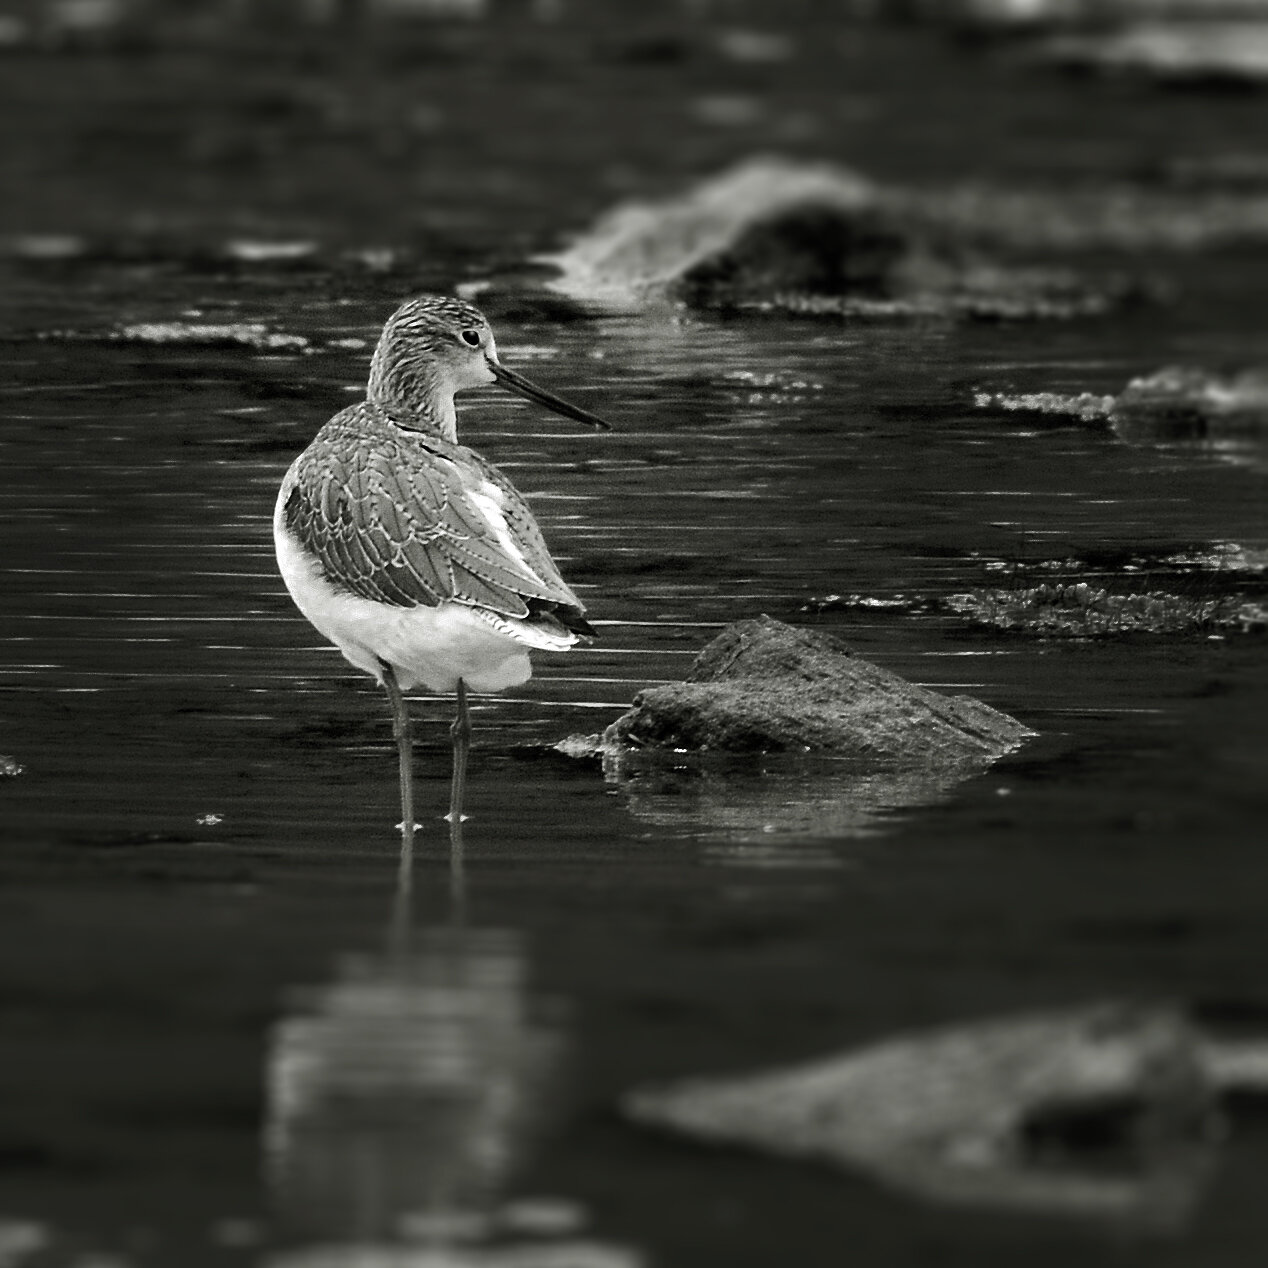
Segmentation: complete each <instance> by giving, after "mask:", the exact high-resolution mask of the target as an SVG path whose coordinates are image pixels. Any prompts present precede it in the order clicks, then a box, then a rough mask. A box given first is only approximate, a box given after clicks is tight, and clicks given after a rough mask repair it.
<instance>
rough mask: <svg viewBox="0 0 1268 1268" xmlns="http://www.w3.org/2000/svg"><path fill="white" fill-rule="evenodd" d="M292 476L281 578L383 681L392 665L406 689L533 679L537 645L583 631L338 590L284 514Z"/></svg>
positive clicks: (279, 530)
mask: <svg viewBox="0 0 1268 1268" xmlns="http://www.w3.org/2000/svg"><path fill="white" fill-rule="evenodd" d="M289 484H290V482H289V481H287V482H285V483H284V484H283V486H282V494H280V495H279V497H278V500H277V507H276V510H275V512H274V516H273V540H274V544H275V545H276V547H277V563H278V567H279V568H280V569H281V573H282V580H283V581H285V582H286V588H287V589H288V590H289V591H290V593H291V598H292V599H294V600H295V606H296V607H297V608H299V610H300V611H301V612H302V613H303V614H304V615H305V616H306V617H307V618H308V620H309V621H310V622H311V623H312V624H313V626H314V627H315V628H316V629H317V631H318V632H319V633H320V634H322V635H323V636H324V637H326V638H328V639H329V640H330V641H331V642H332V643H333V644H334V645H335V646H336V647H337V648H338V649H339V650H340V651H341V652H342V653H343V654H344V657H345V658H346V659H347V660H348V661H349V662H351V663H352V664H353V665H355V666H356V667H357V668H358V669H363V670H365V672H366V673H368V674H373V675H374V677H375V678H377V679H379V681H380V682H381V681H382V677H383V675H382V667H381V666H382V663H383V662H386V663H387V664H389V665H391V667H392V669H393V670H394V671H395V674H396V678H397V681H398V682H399V683H400V686H401V688H402V689H403V690H406V691H408V690H410V689H411V688H412V687H416V686H418V685H420V684H422V685H423V686H426V687H428V688H429V689H430V690H432V691H435V692H440V693H452V692H454V691H456V690H457V689H458V679H459V678H461V679H462V680H463V681H464V682H465V683H466V684H467V686H468V687H470V688H471V689H472V690H473V691H502V690H505V689H506V688H507V687H515V686H518V685H519V684H520V683H522V682H527V681H528V679H529V677H530V675H531V674H532V672H533V667H532V665H531V664H530V662H529V659H528V653H529V650H530V649H533V648H539V649H542V650H547V651H564V650H566V649H567V648H569V647H571V646H572V645H573V644H574V643H575V642H576V641H577V638H576V635H574V634H570V633H568V632H567V631H564V630H560V631H558V632H556V631H553V630H550V629H544V628H542V627H541V626H538V625H532V624H530V623H529V622H528V621H524V620H520V619H517V618H515V617H506V616H501V615H499V614H497V613H493V612H489V611H487V610H486V609H483V608H478V607H474V606H472V605H470V604H466V603H458V602H455V601H452V600H450V601H448V602H445V603H441V604H439V605H437V606H436V607H424V606H419V607H416V608H402V607H395V606H393V605H391V604H388V603H376V602H375V601H373V600H372V599H363V598H360V597H359V596H357V595H354V594H350V593H348V592H347V591H344V590H339V589H337V588H336V587H335V586H333V585H331V584H330V582H329V581H327V580H326V577H325V575H324V574H323V572H322V567H321V563H320V561H318V560H317V559H316V558H314V557H313V556H312V555H310V554H308V553H307V552H306V551H305V550H304V549H303V548H302V547H301V546H300V544H299V543H298V542H297V541H296V540H295V538H294V537H292V536H291V534H290V532H289V531H288V530H287V528H286V522H285V518H284V515H283V506H284V503H285V496H286V495H288V494H289V492H290V488H289Z"/></svg>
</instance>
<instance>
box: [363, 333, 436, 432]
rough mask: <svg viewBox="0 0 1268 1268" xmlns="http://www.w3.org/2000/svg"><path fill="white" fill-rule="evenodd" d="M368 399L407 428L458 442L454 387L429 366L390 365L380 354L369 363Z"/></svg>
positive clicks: (398, 363)
mask: <svg viewBox="0 0 1268 1268" xmlns="http://www.w3.org/2000/svg"><path fill="white" fill-rule="evenodd" d="M366 399H367V400H368V401H369V402H370V404H371V405H376V406H378V408H379V409H381V410H383V411H384V412H385V413H386V414H388V415H389V416H390V417H391V418H392V419H394V420H395V421H397V422H398V423H400V424H401V425H402V426H404V427H409V428H412V429H413V430H415V431H424V432H428V433H430V434H433V435H437V436H440V437H441V438H442V439H444V440H447V441H449V443H450V444H457V442H458V415H457V412H456V411H455V409H454V404H453V388H451V387H450V386H449V384H448V383H446V382H445V381H444V379H443V377H442V376H441V375H438V374H436V373H435V372H434V370H433V369H432V367H430V366H418V365H410V364H409V363H404V364H402V363H401V362H397V363H396V364H394V365H391V366H389V365H388V364H386V359H385V358H380V357H379V356H378V355H377V354H376V355H375V357H374V360H373V361H372V362H371V363H370V382H369V385H368V387H367V389H366Z"/></svg>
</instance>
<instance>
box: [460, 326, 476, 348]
mask: <svg viewBox="0 0 1268 1268" xmlns="http://www.w3.org/2000/svg"><path fill="white" fill-rule="evenodd" d="M462 342H463V343H465V344H469V345H470V346H471V347H472V348H478V347H479V346H480V332H479V331H478V330H464V331H463V332H462Z"/></svg>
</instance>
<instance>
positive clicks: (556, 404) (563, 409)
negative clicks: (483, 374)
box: [488, 360, 612, 431]
mask: <svg viewBox="0 0 1268 1268" xmlns="http://www.w3.org/2000/svg"><path fill="white" fill-rule="evenodd" d="M488 365H489V369H490V370H492V371H493V377H494V378H495V379H497V381H498V382H499V383H500V384H501V385H502V386H503V387H504V388H509V389H510V391H512V392H515V393H517V394H518V395H520V396H524V397H527V398H528V399H529V400H530V401H536V402H537V403H538V405H544V406H545V407H546V408H547V409H553V410H554V411H555V413H556V414H562V415H563V416H564V417H565V418H575V419H576V420H577V422H579V423H585V425H586V426H587V427H597V428H599V430H600V431H611V430H612V424H611V423H605V422H604V421H603V419H601V418H599V417H598V416H597V415H595V414H591V413H590V411H589V410H584V409H582V408H581V406H580V405H570V404H569V403H568V402H567V401H565V400H563V399H562V398H560V397H558V396H556V395H555V394H554V393H553V392H548V391H546V389H545V388H544V387H538V386H537V384H536V383H534V382H533V381H532V380H531V379H526V378H525V377H524V376H523V375H522V374H516V373H515V371H514V370H508V369H507V368H506V366H504V365H503V364H502V363H501V362H500V361H493V360H490V361H489V362H488Z"/></svg>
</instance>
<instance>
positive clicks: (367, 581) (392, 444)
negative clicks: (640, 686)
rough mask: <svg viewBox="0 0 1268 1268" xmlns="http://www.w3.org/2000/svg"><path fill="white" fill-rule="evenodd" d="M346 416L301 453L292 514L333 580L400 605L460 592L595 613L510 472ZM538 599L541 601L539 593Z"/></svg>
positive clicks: (466, 596) (505, 603)
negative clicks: (566, 575)
mask: <svg viewBox="0 0 1268 1268" xmlns="http://www.w3.org/2000/svg"><path fill="white" fill-rule="evenodd" d="M343 417H344V416H342V415H341V416H337V417H336V418H335V419H333V420H332V421H331V423H330V424H328V425H327V427H326V428H323V430H322V432H321V433H319V434H318V436H317V439H316V440H315V441H314V442H313V444H312V445H310V446H309V448H308V449H307V450H306V451H305V452H304V454H302V455H301V456H300V458H299V459H298V460H297V462H296V464H295V468H294V470H293V476H294V485H293V488H292V489H291V492H290V494H289V495H288V496H287V498H286V500H285V503H284V505H285V516H286V523H287V526H288V528H289V529H290V531H291V532H292V533H293V534H294V535H295V536H296V537H297V538H298V539H299V541H300V542H301V543H302V544H303V546H304V548H305V549H306V550H308V551H309V553H311V554H313V555H315V556H316V557H317V558H318V559H319V560H320V561H321V566H322V569H323V570H324V572H325V574H326V576H327V578H328V579H329V580H330V581H331V582H333V583H334V584H335V585H337V586H339V587H340V588H341V589H344V590H347V591H350V592H351V593H353V594H356V595H359V596H361V597H362V598H365V599H372V600H374V601H376V602H379V603H388V604H392V605H394V606H398V607H417V606H419V605H426V606H429V607H431V606H435V605H436V604H438V603H441V602H444V601H445V600H447V599H456V600H458V601H460V602H463V603H470V604H473V605H476V606H479V607H486V608H490V609H492V610H493V611H495V612H498V613H501V614H503V615H505V616H516V617H522V616H527V615H528V614H529V612H530V603H532V606H533V609H537V608H539V607H540V606H542V604H546V605H550V606H553V605H559V606H560V607H561V608H563V609H570V610H575V612H576V613H578V614H580V613H581V612H582V611H584V609H583V607H582V604H581V602H580V600H579V599H578V598H577V596H576V595H575V594H573V592H572V591H571V590H570V589H569V588H568V586H567V584H566V583H565V582H564V580H563V578H562V577H561V576H560V575H559V570H558V569H557V568H556V567H555V564H554V561H553V560H552V559H551V557H550V553H549V551H548V550H547V549H546V543H545V542H544V541H543V540H542V535H541V530H540V529H539V528H538V527H537V522H536V521H535V520H534V519H533V514H532V512H531V511H530V510H529V509H528V506H527V504H526V503H525V502H524V499H523V498H522V497H521V496H520V495H519V494H518V493H517V492H516V491H515V488H514V487H513V486H512V485H511V483H510V481H509V480H507V479H506V478H505V477H504V476H503V475H501V473H500V472H498V470H497V469H496V468H495V467H493V466H491V465H490V464H488V463H486V462H485V461H484V460H483V459H481V458H480V457H479V456H478V455H477V454H474V453H472V451H471V450H469V449H466V448H464V447H463V446H461V445H452V444H449V443H448V442H446V441H443V440H440V439H439V438H435V437H431V436H426V435H421V434H411V435H409V436H408V437H406V436H404V435H402V434H401V433H400V432H399V431H398V430H397V429H387V428H382V429H375V431H374V433H373V434H372V435H369V436H367V435H366V434H365V433H364V431H358V430H356V429H354V428H352V427H350V426H340V425H339V424H340V420H341V419H342V418H343ZM534 601H535V602H534Z"/></svg>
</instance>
